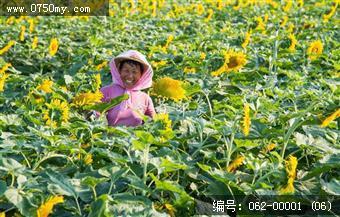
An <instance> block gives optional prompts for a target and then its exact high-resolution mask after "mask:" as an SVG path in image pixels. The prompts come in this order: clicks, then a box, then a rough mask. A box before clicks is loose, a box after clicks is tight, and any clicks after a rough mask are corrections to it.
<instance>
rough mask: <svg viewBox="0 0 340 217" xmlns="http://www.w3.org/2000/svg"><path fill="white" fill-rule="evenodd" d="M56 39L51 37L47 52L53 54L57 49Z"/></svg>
mask: <svg viewBox="0 0 340 217" xmlns="http://www.w3.org/2000/svg"><path fill="white" fill-rule="evenodd" d="M58 47H59V45H58V40H57V39H56V38H52V40H51V42H50V48H49V52H50V55H51V56H54V55H55V54H56V53H57V51H58Z"/></svg>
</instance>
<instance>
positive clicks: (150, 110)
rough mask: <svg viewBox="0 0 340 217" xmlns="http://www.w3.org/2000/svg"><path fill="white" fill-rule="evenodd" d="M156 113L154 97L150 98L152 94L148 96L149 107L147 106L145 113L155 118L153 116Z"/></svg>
mask: <svg viewBox="0 0 340 217" xmlns="http://www.w3.org/2000/svg"><path fill="white" fill-rule="evenodd" d="M155 114H156V111H155V108H154V106H153V102H152V99H151V98H150V96H148V99H147V108H146V111H145V115H147V116H149V117H151V118H153V116H154V115H155Z"/></svg>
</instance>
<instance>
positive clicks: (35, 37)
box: [32, 36, 38, 50]
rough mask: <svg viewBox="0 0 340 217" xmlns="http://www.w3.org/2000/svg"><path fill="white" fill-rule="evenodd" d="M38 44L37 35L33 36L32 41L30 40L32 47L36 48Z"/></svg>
mask: <svg viewBox="0 0 340 217" xmlns="http://www.w3.org/2000/svg"><path fill="white" fill-rule="evenodd" d="M37 46H38V37H37V36H34V38H33V42H32V49H33V50H34V49H36V48H37Z"/></svg>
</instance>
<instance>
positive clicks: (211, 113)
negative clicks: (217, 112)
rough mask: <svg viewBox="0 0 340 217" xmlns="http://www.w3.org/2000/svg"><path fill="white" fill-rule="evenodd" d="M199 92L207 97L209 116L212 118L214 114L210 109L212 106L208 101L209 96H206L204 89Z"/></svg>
mask: <svg viewBox="0 0 340 217" xmlns="http://www.w3.org/2000/svg"><path fill="white" fill-rule="evenodd" d="M201 93H203V95H204V96H205V98H206V99H207V102H208V106H209V111H210V118H213V116H214V114H213V110H212V107H211V103H210V100H209V97H208V95H207V94H206V93H205V92H204V91H201Z"/></svg>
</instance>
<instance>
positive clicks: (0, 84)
mask: <svg viewBox="0 0 340 217" xmlns="http://www.w3.org/2000/svg"><path fill="white" fill-rule="evenodd" d="M8 76H9V75H8V74H5V73H3V74H0V92H2V91H4V86H5V81H6V79H7V78H8Z"/></svg>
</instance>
